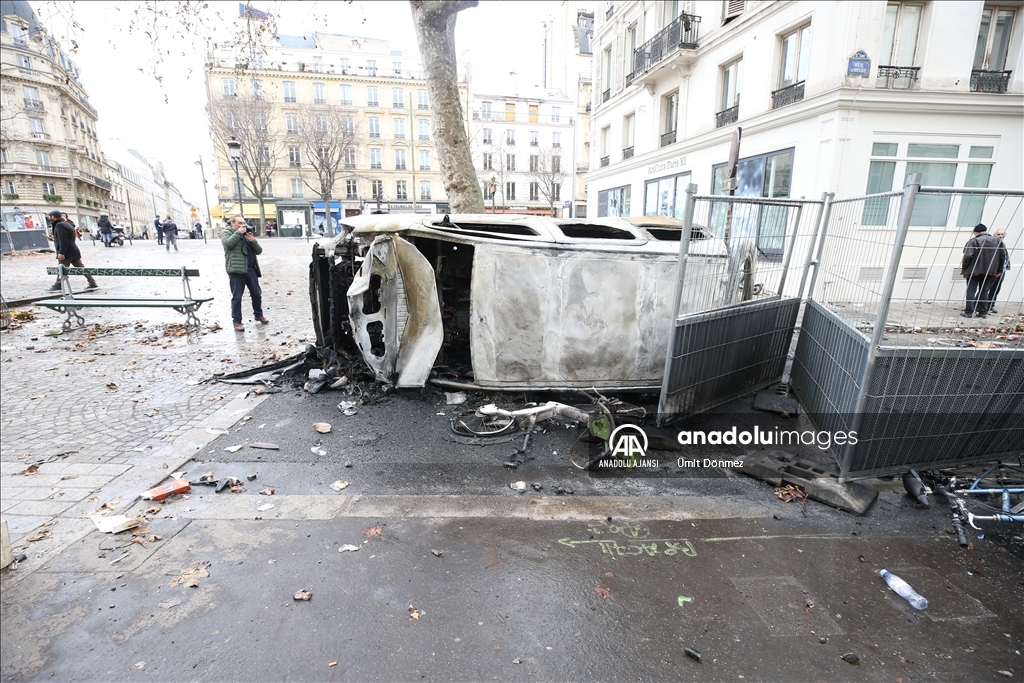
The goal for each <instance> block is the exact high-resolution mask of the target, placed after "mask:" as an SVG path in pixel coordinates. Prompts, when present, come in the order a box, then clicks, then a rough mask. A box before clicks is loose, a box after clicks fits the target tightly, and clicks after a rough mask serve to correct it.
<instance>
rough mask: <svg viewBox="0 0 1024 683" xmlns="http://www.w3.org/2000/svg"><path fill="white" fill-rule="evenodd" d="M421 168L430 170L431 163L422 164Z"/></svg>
mask: <svg viewBox="0 0 1024 683" xmlns="http://www.w3.org/2000/svg"><path fill="white" fill-rule="evenodd" d="M420 170H421V171H429V170H430V164H420Z"/></svg>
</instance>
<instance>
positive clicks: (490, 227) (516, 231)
mask: <svg viewBox="0 0 1024 683" xmlns="http://www.w3.org/2000/svg"><path fill="white" fill-rule="evenodd" d="M446 218H447V216H446ZM432 227H434V228H437V229H438V230H466V231H473V232H483V233H488V234H491V235H522V236H523V237H536V236H537V234H538V233H537V231H536V230H534V229H533V228H530V227H527V226H525V225H507V224H494V223H452V222H450V221H439V222H437V223H433V224H432Z"/></svg>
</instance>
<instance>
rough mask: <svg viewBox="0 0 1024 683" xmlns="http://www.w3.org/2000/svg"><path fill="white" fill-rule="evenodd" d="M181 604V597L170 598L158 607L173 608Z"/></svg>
mask: <svg viewBox="0 0 1024 683" xmlns="http://www.w3.org/2000/svg"><path fill="white" fill-rule="evenodd" d="M180 604H181V598H171V599H170V600H164V601H163V602H161V603H160V604H159V605H157V607H162V608H163V609H171V608H172V607H177V606H178V605H180Z"/></svg>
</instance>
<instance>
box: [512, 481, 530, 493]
mask: <svg viewBox="0 0 1024 683" xmlns="http://www.w3.org/2000/svg"><path fill="white" fill-rule="evenodd" d="M508 487H509V488H510V489H512V490H513V491H518V492H519V493H525V492H526V482H525V481H514V482H512V483H511V484H509V485H508Z"/></svg>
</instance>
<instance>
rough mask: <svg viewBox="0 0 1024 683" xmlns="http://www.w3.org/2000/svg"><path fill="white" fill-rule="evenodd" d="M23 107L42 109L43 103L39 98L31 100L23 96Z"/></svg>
mask: <svg viewBox="0 0 1024 683" xmlns="http://www.w3.org/2000/svg"><path fill="white" fill-rule="evenodd" d="M25 109H34V110H35V111H43V103H42V102H41V101H40V100H32V99H29V98H27V97H26V98H25Z"/></svg>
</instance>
